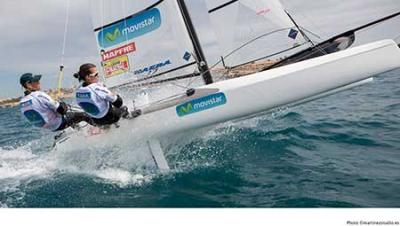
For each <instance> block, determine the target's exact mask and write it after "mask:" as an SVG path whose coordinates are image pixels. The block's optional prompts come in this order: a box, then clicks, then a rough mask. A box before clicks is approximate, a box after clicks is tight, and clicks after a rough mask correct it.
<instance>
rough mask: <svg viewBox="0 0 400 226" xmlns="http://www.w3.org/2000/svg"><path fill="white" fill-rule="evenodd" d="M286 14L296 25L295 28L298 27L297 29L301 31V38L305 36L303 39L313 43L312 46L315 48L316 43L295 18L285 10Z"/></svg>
mask: <svg viewBox="0 0 400 226" xmlns="http://www.w3.org/2000/svg"><path fill="white" fill-rule="evenodd" d="M284 12H285V13H286V15H287V16H288V17H289V19H290V20H291V21H292V23H293V24H294V26H296V28H297V29H298V30H299V31H300V34H301V36H303V38H304V39H305V40H306V41H307V42H309V43H311V45H312V46H315V44H314V42H313V41H312V40H311V39H310V38H309V37H308V36H307V34H306V33H304V31H303V30H302V29H301V28H300V26H299V25H298V24H297V22H296V21H295V20H294V18H293V17H292V15H290V14H289V12H288V11H286V10H284Z"/></svg>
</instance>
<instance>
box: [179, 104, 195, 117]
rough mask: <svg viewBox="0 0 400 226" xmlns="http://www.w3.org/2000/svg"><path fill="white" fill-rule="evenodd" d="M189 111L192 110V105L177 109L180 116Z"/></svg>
mask: <svg viewBox="0 0 400 226" xmlns="http://www.w3.org/2000/svg"><path fill="white" fill-rule="evenodd" d="M191 110H193V105H192V103H188V104H187V105H186V106H181V107H180V109H179V111H180V113H181V114H182V115H183V114H187V113H189V112H190V111H191Z"/></svg>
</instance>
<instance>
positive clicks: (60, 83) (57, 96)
mask: <svg viewBox="0 0 400 226" xmlns="http://www.w3.org/2000/svg"><path fill="white" fill-rule="evenodd" d="M69 5H70V2H69V0H67V9H66V16H65V26H64V37H63V44H62V50H61V64H60V74H59V75H58V86H57V89H58V92H57V95H56V97H55V99H56V100H58V99H59V98H60V97H61V87H62V81H63V78H64V56H65V46H66V42H67V34H68V22H69Z"/></svg>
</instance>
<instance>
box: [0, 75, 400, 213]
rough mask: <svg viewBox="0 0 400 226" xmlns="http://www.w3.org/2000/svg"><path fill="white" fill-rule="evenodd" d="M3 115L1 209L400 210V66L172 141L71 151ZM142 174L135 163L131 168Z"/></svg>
mask: <svg viewBox="0 0 400 226" xmlns="http://www.w3.org/2000/svg"><path fill="white" fill-rule="evenodd" d="M53 136H54V134H52V133H50V132H47V131H43V130H40V129H37V128H33V127H31V126H29V125H28V124H26V123H25V121H23V120H22V118H21V115H20V113H19V109H18V108H8V109H0V207H399V206H400V193H399V191H400V70H394V71H390V72H387V73H384V74H381V75H378V76H377V77H376V78H375V80H374V82H372V83H369V84H367V85H364V86H360V87H356V88H354V89H351V90H347V91H344V92H341V93H338V94H335V95H332V96H329V97H326V98H323V99H319V100H316V101H313V102H310V103H307V104H303V105H301V106H297V107H293V108H281V109H276V110H275V111H273V112H272V113H271V112H270V113H267V114H264V115H262V116H258V117H256V118H252V119H247V120H245V121H240V122H226V123H223V124H220V125H216V126H214V127H212V128H208V129H201V130H196V131H191V132H190V133H185V134H181V135H179V136H177V137H175V139H168V140H167V141H164V144H163V145H164V149H165V151H166V153H167V159H168V161H169V164H170V165H171V166H172V167H173V170H172V171H171V172H168V173H159V172H158V171H157V170H154V169H152V168H151V167H138V165H139V166H140V165H141V164H143V165H146V164H149V163H148V162H145V161H144V162H140V160H139V159H140V158H136V157H135V158H133V157H130V156H138V155H139V156H140V155H146V153H142V154H141V152H143V148H142V147H140V145H139V144H130V146H129V147H124V148H118V147H116V148H115V149H108V150H102V149H101V148H100V149H94V148H92V149H91V148H90V147H88V148H87V149H84V150H74V152H70V153H59V152H57V151H54V150H53V148H52V144H53ZM132 166H135V167H132Z"/></svg>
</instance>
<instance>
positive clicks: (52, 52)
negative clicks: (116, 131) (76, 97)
mask: <svg viewBox="0 0 400 226" xmlns="http://www.w3.org/2000/svg"><path fill="white" fill-rule="evenodd" d="M281 1H282V3H283V5H284V7H285V8H286V9H287V10H288V11H289V12H290V13H291V14H292V15H293V17H294V18H296V20H297V22H298V23H299V24H301V25H302V26H304V27H306V28H308V29H310V30H312V31H313V32H314V33H317V34H318V35H320V36H321V37H322V38H328V37H330V36H332V35H335V34H337V33H341V32H343V31H345V30H346V29H351V28H353V27H357V26H359V25H362V24H364V23H367V22H370V21H372V20H375V19H378V18H380V17H383V16H385V15H388V14H391V13H394V12H397V11H400V0H351V1H349V0H347V1H345V0H335V1H333V0H324V1H315V0H281ZM186 2H187V4H188V7H189V10H190V12H191V14H192V17H193V18H192V19H193V21H194V24H195V26H196V29H197V30H198V35H199V38H200V42H201V43H202V46H203V48H204V49H203V50H204V52H205V55H206V57H207V59H208V61H209V62H214V61H215V59H217V57H218V56H217V54H216V36H215V34H214V33H213V31H212V29H210V20H209V19H208V16H207V14H206V12H205V11H204V9H205V4H204V2H203V0H186ZM67 3H68V2H67V0H2V1H1V7H0V31H2V32H1V36H0V37H1V42H0V81H1V83H0V98H5V97H15V96H20V95H22V88H21V87H20V85H19V76H20V75H21V74H23V73H25V72H32V73H36V74H42V75H43V78H42V84H43V87H44V88H55V87H56V86H57V85H56V84H57V77H58V70H59V65H60V63H61V52H62V46H63V36H64V26H65V21H66V20H65V18H66V8H67ZM399 27H400V19H399V18H397V19H395V20H392V21H390V22H387V23H385V24H382V25H381V26H378V27H376V28H374V29H370V30H368V31H367V32H364V33H363V34H362V37H360V38H359V40H358V43H360V44H362V43H365V42H369V41H373V40H378V39H383V38H392V39H393V38H397V40H396V41H397V42H400V37H399V36H400V30H399V29H398V28H399ZM67 28H68V32H67V39H66V48H65V55H64V65H65V78H64V80H63V81H64V84H65V85H64V86H65V87H70V86H72V85H73V84H74V82H76V81H74V80H73V79H72V74H73V73H74V72H75V71H77V70H78V67H79V66H80V65H81V64H82V63H86V62H93V63H95V64H97V65H99V61H100V58H99V57H98V55H97V52H98V50H97V45H96V41H95V36H94V34H93V27H92V19H91V10H90V2H89V0H79V1H78V0H70V7H69V23H68V27H67ZM199 31H201V32H199Z"/></svg>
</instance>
